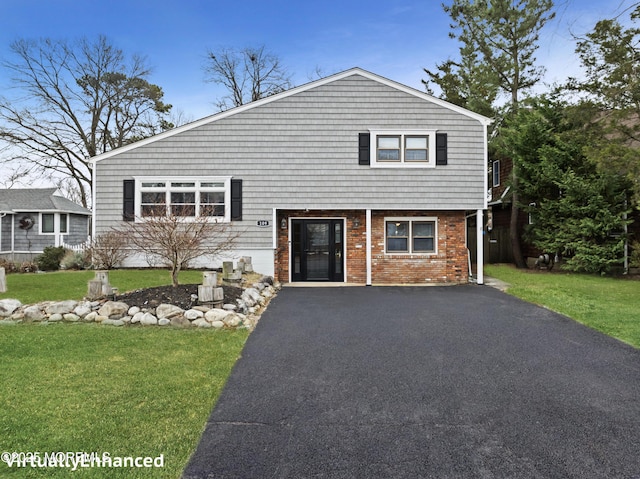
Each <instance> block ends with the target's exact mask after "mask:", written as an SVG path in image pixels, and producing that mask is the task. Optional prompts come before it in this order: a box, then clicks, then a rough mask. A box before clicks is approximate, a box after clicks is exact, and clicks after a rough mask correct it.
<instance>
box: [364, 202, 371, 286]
mask: <svg viewBox="0 0 640 479" xmlns="http://www.w3.org/2000/svg"><path fill="white" fill-rule="evenodd" d="M365 226H366V238H367V251H366V255H367V259H366V263H367V286H371V210H369V209H368V210H367V212H366V219H365Z"/></svg>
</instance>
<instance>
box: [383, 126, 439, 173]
mask: <svg viewBox="0 0 640 479" xmlns="http://www.w3.org/2000/svg"><path fill="white" fill-rule="evenodd" d="M371 138H372V140H373V142H372V145H373V146H374V148H371V166H372V167H378V168H430V167H434V166H435V164H436V161H435V160H436V131H435V130H407V131H393V130H372V131H371Z"/></svg>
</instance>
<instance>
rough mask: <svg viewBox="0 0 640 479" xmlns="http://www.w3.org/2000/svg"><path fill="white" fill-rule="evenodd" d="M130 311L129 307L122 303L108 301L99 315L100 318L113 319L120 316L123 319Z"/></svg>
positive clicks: (99, 311)
mask: <svg viewBox="0 0 640 479" xmlns="http://www.w3.org/2000/svg"><path fill="white" fill-rule="evenodd" d="M127 311H129V305H128V304H126V303H123V302H121V301H107V302H106V303H104V304H103V305H102V307H101V308H100V309H99V310H98V314H99V315H100V316H106V317H108V318H109V317H112V316H118V317H120V318H121V317H122V316H125V315H126V314H127Z"/></svg>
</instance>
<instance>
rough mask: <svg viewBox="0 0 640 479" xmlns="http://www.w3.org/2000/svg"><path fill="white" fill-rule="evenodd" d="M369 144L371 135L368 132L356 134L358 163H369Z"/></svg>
mask: <svg viewBox="0 0 640 479" xmlns="http://www.w3.org/2000/svg"><path fill="white" fill-rule="evenodd" d="M370 145H371V135H370V134H369V133H359V134H358V164H359V165H369V164H371V155H370V154H369V148H370Z"/></svg>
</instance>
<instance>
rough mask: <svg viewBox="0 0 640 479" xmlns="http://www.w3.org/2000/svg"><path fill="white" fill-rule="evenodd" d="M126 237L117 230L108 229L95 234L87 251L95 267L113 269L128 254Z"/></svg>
mask: <svg viewBox="0 0 640 479" xmlns="http://www.w3.org/2000/svg"><path fill="white" fill-rule="evenodd" d="M126 246H127V237H126V235H125V234H124V233H121V232H119V231H109V232H108V233H103V234H101V235H98V236H96V238H95V239H94V240H93V243H92V244H91V248H89V250H88V251H87V253H88V255H89V257H90V258H91V261H92V262H93V266H94V267H95V268H97V269H113V268H115V267H116V266H119V265H120V264H121V263H122V262H123V261H124V260H125V258H126V257H127V256H128V254H129V253H128V251H127V249H126Z"/></svg>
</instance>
